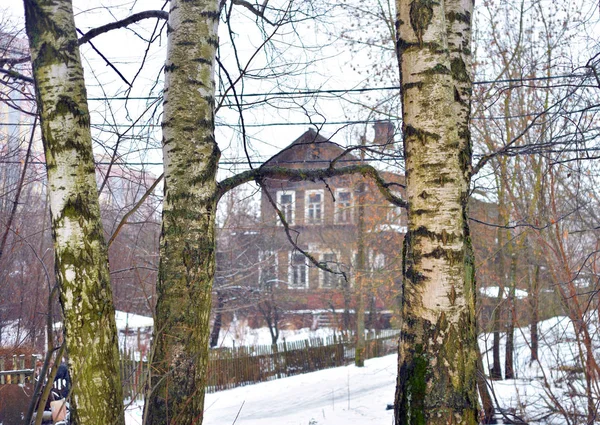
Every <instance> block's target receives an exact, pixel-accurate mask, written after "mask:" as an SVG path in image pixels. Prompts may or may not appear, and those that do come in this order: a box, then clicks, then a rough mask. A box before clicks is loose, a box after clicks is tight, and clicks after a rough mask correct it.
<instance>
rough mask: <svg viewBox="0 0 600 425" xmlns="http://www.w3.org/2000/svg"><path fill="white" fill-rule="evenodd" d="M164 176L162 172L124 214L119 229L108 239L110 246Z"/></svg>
mask: <svg viewBox="0 0 600 425" xmlns="http://www.w3.org/2000/svg"><path fill="white" fill-rule="evenodd" d="M163 177H164V174H161V175H160V176H159V177H158V178H157V179H156V181H155V182H154V183H152V186H150V187H149V188H148V190H147V191H146V193H144V195H143V196H142V197H141V198H140V200H139V201H137V202H136V204H135V205H134V206H133V208H131V210H129V211H128V212H127V214H125V215H124V216H123V218H122V219H121V221H120V222H119V225H118V226H117V229H116V230H115V232H114V233H113V234H112V236H111V237H110V239H109V240H108V243H107V245H108V246H110V245H111V244H112V243H113V242H114V240H115V238H116V237H117V235H118V234H119V232H120V231H121V229H122V228H123V226H125V225H126V224H127V219H128V218H129V217H131V215H132V214H133V213H134V212H136V211H137V209H138V208H139V207H140V206H141V205H142V204H143V203H144V201H146V199H147V198H148V196H150V194H151V193H152V192H154V189H156V186H158V184H159V183H160V182H161V181H162V179H163Z"/></svg>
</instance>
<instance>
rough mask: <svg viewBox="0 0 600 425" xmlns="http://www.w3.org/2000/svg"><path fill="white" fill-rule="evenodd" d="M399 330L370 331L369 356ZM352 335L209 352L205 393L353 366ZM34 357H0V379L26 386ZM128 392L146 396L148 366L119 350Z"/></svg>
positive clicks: (379, 352)
mask: <svg viewBox="0 0 600 425" xmlns="http://www.w3.org/2000/svg"><path fill="white" fill-rule="evenodd" d="M397 339H398V331H396V330H383V331H378V332H371V333H369V334H368V336H367V338H366V344H365V359H370V358H373V357H380V356H384V355H386V354H390V353H393V352H395V351H396V348H397V346H398V344H397ZM354 355H355V337H354V335H347V336H343V335H341V336H340V335H337V336H330V337H327V338H311V339H307V340H304V341H293V342H286V341H283V342H281V343H279V344H276V345H257V346H250V347H243V346H242V347H237V348H219V349H213V350H210V352H209V365H208V382H207V386H206V391H207V392H211V393H212V392H216V391H221V390H226V389H230V388H235V387H240V386H244V385H250V384H255V383H258V382H264V381H270V380H273V379H278V378H284V377H286V376H293V375H299V374H301V373H307V372H313V371H316V370H321V369H327V368H331V367H338V366H344V365H347V364H350V363H352V362H353V361H354ZM36 360H37V358H36V357H35V356H27V357H26V356H23V355H21V356H12V358H4V357H0V383H1V384H2V385H4V384H26V383H32V382H33V380H34V369H35V364H36ZM120 366H121V367H120V370H121V380H122V382H123V392H124V396H125V397H126V398H129V399H132V400H133V399H140V398H141V397H143V391H144V384H145V380H146V378H147V376H148V364H147V362H146V361H143V360H140V358H139V353H134V352H129V353H121V363H120Z"/></svg>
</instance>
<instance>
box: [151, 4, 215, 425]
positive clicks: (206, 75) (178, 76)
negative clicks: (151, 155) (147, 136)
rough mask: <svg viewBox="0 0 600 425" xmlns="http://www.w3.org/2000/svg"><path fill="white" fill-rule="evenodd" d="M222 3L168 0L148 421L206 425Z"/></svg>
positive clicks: (213, 260)
mask: <svg viewBox="0 0 600 425" xmlns="http://www.w3.org/2000/svg"><path fill="white" fill-rule="evenodd" d="M218 10H219V8H218V2H217V1H213V0H205V1H193V2H190V1H177V0H174V1H171V10H170V13H169V38H168V47H167V64H166V66H165V90H164V92H165V100H164V117H163V156H164V163H165V174H164V175H165V200H164V207H163V219H162V232H161V243H160V256H161V260H160V266H159V278H158V279H159V280H158V287H157V295H158V299H157V305H156V321H155V326H154V352H153V357H152V378H151V389H152V392H151V393H150V394H149V395H148V396H147V401H146V402H147V403H148V417H147V423H149V424H152V425H158V424H178V425H179V424H201V423H202V415H203V410H204V387H205V384H206V375H207V364H208V345H209V336H210V327H209V315H210V309H211V290H212V284H213V278H214V273H215V230H214V228H215V213H216V203H217V200H218V193H217V185H216V180H215V179H216V173H217V164H218V161H219V156H220V153H219V149H218V147H217V145H216V143H215V139H214V90H215V89H214V81H213V73H214V62H215V56H216V47H217V44H218V42H217V26H218Z"/></svg>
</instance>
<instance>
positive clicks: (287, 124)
mask: <svg viewBox="0 0 600 425" xmlns="http://www.w3.org/2000/svg"><path fill="white" fill-rule="evenodd" d="M597 110H600V105H595V106H591V107H589V108H583V109H577V110H574V111H562V112H554V113H549V112H531V113H527V114H516V115H507V116H483V117H472V118H471V119H472V120H473V121H490V120H503V119H513V118H526V117H533V116H535V115H539V114H544V113H545V114H549V115H573V114H579V113H583V112H590V111H597ZM385 120H387V121H396V122H398V121H401V119H400V118H390V117H388V118H385ZM380 121H382V119H370V120H347V121H325V122H319V123H318V122H271V123H263V124H245V125H244V127H245V128H263V127H291V126H307V127H314V126H317V127H320V126H326V125H354V124H374V123H377V122H380ZM32 125H33V124H31V123H2V122H0V126H3V127H7V126H15V127H30V126H32ZM161 125H162V124H108V123H105V124H92V127H94V128H107V127H108V128H159V127H161ZM215 127H237V128H241V127H242V124H240V123H220V122H217V123H215Z"/></svg>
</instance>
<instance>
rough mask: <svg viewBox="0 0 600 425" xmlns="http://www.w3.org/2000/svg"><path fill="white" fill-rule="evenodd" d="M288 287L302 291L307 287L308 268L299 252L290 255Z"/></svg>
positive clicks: (304, 258)
mask: <svg viewBox="0 0 600 425" xmlns="http://www.w3.org/2000/svg"><path fill="white" fill-rule="evenodd" d="M288 286H289V287H290V288H296V289H302V288H306V287H307V286H308V266H307V264H306V257H305V256H304V255H303V254H301V253H299V252H292V253H290V269H289V285H288Z"/></svg>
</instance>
